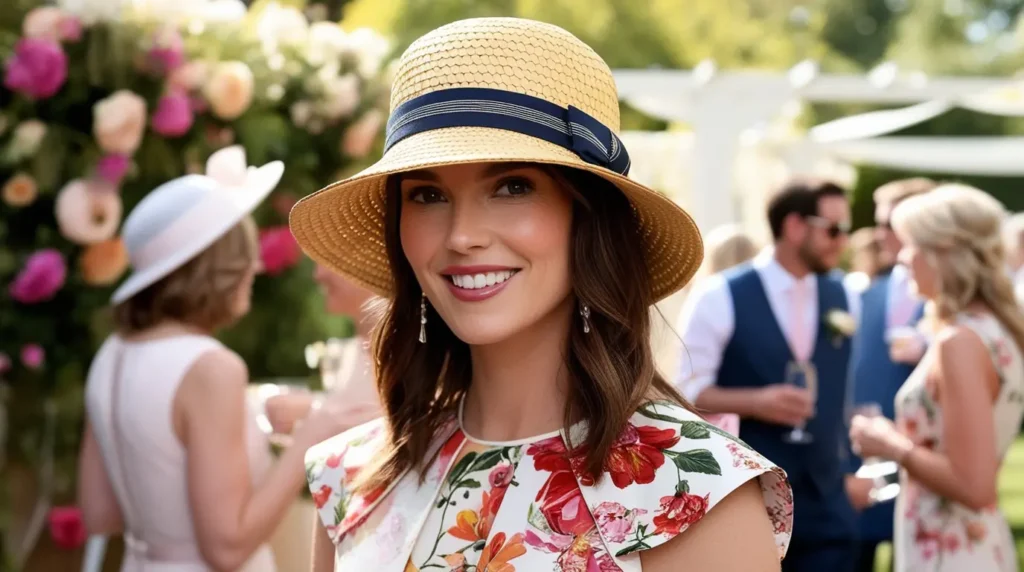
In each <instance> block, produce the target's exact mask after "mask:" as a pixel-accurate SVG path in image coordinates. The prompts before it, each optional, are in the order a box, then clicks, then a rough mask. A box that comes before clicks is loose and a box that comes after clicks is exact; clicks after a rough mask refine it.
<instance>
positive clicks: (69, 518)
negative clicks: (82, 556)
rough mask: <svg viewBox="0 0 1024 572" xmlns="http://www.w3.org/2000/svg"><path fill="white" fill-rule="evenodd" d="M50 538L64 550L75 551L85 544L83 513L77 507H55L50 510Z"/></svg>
mask: <svg viewBox="0 0 1024 572" xmlns="http://www.w3.org/2000/svg"><path fill="white" fill-rule="evenodd" d="M49 520H50V538H52V539H53V543H54V544H56V545H57V546H59V547H60V548H62V549H64V550H75V549H77V548H79V547H81V546H82V545H83V544H85V537H86V532H85V524H84V523H83V522H82V511H81V510H80V509H79V508H78V507H76V506H55V507H53V508H52V509H50V519H49Z"/></svg>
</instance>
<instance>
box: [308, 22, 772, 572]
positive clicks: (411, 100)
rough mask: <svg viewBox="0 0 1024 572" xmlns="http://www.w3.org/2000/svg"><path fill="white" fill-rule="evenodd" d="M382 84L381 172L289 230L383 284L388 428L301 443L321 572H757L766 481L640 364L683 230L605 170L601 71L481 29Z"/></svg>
mask: <svg viewBox="0 0 1024 572" xmlns="http://www.w3.org/2000/svg"><path fill="white" fill-rule="evenodd" d="M396 78H397V79H396V81H395V85H394V89H393V90H392V105H391V118H390V120H389V122H388V133H387V139H386V142H385V149H386V150H385V152H384V156H383V158H382V159H381V160H380V161H379V162H378V163H377V164H376V165H374V166H372V167H370V168H369V169H368V170H366V171H364V172H362V173H360V174H358V175H356V176H355V177H353V178H351V179H348V180H345V181H341V182H338V183H335V184H333V185H331V186H329V187H327V188H326V189H324V190H322V191H320V192H318V193H316V194H314V195H311V196H309V197H307V198H305V199H304V200H302V201H300V202H299V203H298V204H297V205H296V206H295V207H294V209H293V210H292V213H291V218H290V224H291V228H292V231H293V233H294V234H295V236H296V238H297V240H298V241H299V244H300V245H301V246H302V248H303V249H304V250H305V251H306V252H307V253H308V254H309V255H310V256H311V257H312V258H313V259H314V260H316V261H317V262H318V263H320V264H323V265H325V266H327V267H329V268H331V269H333V270H335V271H337V272H339V273H341V274H343V275H344V276H346V277H348V278H349V279H351V280H352V281H354V282H356V283H358V284H362V285H364V286H365V287H367V288H369V289H370V290H372V291H374V292H376V293H377V294H379V295H381V296H382V302H381V310H382V315H383V318H382V321H381V322H380V325H379V327H378V328H377V329H376V332H375V335H374V337H373V338H374V339H373V351H374V358H375V359H374V361H375V363H376V377H377V385H378V390H379V392H380V394H381V403H382V404H383V405H384V409H385V411H384V413H385V415H384V418H383V419H382V420H380V421H373V422H370V423H368V424H366V425H363V426H360V427H357V428H355V429H352V430H351V431H347V432H346V433H344V434H342V435H339V436H337V437H335V438H332V439H330V440H328V441H326V442H324V443H321V444H319V445H317V446H316V447H314V448H312V449H311V450H310V451H309V453H308V455H307V466H308V469H307V472H308V474H309V480H310V487H311V491H312V492H313V497H314V500H315V502H316V504H317V507H318V511H317V512H318V515H319V517H320V522H321V527H320V529H321V532H320V533H319V534H318V538H317V547H316V550H315V561H316V570H318V571H321V570H322V571H327V570H364V569H372V570H377V571H380V572H402V571H416V570H424V571H426V570H432V569H440V570H478V571H480V572H484V571H490V572H499V571H500V572H514V571H534V570H580V571H583V570H586V571H597V570H602V571H606V570H633V571H636V570H644V571H646V572H650V571H656V572H657V571H667V570H680V569H686V570H715V571H716V572H740V571H742V572H751V571H755V570H756V571H758V572H762V571H764V572H766V571H769V570H778V569H779V559H780V556H781V555H782V554H784V553H785V551H786V548H787V546H788V543H789V536H790V530H791V526H792V494H791V491H790V488H789V485H788V484H787V482H786V479H785V475H784V474H783V473H782V471H781V470H779V469H778V468H776V467H775V466H774V465H772V464H771V463H770V462H769V461H768V460H766V459H765V458H764V457H762V456H761V455H759V454H757V453H756V452H754V451H752V450H750V449H749V448H748V447H747V446H746V445H744V444H742V443H740V442H738V441H736V440H734V439H733V438H732V437H731V436H730V435H729V434H728V433H726V432H725V431H722V430H720V429H718V428H717V427H715V426H713V425H711V424H709V423H707V422H706V421H705V420H704V419H702V418H701V417H700V416H699V415H697V414H696V413H694V412H693V411H692V410H691V409H690V408H689V406H687V405H686V404H685V403H684V401H683V399H682V398H681V397H680V396H679V394H678V392H677V391H676V390H675V389H674V388H673V387H672V386H670V385H669V384H668V383H667V382H666V381H665V380H664V378H662V376H661V375H659V374H658V373H657V370H656V368H655V365H654V357H653V353H652V350H651V341H650V333H651V315H650V310H651V306H652V305H653V304H654V302H656V301H657V300H660V299H663V298H664V297H666V296H668V295H669V294H671V293H672V292H674V291H676V290H678V289H679V288H681V287H682V286H683V285H685V284H686V283H687V281H689V280H690V278H691V277H692V276H693V274H694V272H695V271H696V270H697V267H698V266H699V265H700V261H701V256H702V245H701V238H700V234H699V232H698V231H697V227H696V225H695V224H694V222H693V220H692V219H691V218H690V217H689V215H687V214H686V213H685V212H684V211H682V210H681V209H680V208H679V207H678V206H676V205H675V204H674V203H672V201H671V200H669V199H667V198H665V197H663V196H662V195H660V194H658V193H657V192H655V191H653V190H651V189H648V188H646V187H644V186H642V185H640V184H638V183H636V182H634V181H632V180H631V179H629V178H628V177H627V176H626V175H627V173H628V170H629V154H628V153H627V151H626V149H625V148H624V147H623V145H622V141H621V140H620V139H619V137H618V134H617V133H618V129H619V102H618V97H617V95H616V90H615V83H614V81H613V79H612V75H611V72H610V70H609V69H608V66H607V65H605V63H604V62H603V61H602V60H601V58H600V57H598V55H597V54H595V53H594V51H593V50H591V49H590V48H589V47H588V46H586V45H585V44H583V43H582V42H580V41H579V40H578V39H577V38H575V37H574V36H572V35H571V34H569V33H568V32H566V31H565V30H562V29H560V28H557V27H555V26H551V25H548V24H543V23H540V22H534V21H530V20H519V19H512V18H484V19H474V20H465V21H460V22H455V23H452V24H449V25H447V26H444V27H442V28H439V29H437V30H435V31H433V32H431V33H429V34H427V35H426V36H424V37H423V38H420V39H419V40H417V41H416V42H415V43H414V44H413V45H412V46H411V47H410V48H409V49H408V51H406V53H405V55H403V56H402V59H401V62H400V65H399V67H398V71H397V75H396ZM740 542H742V550H738V549H737V546H738V543H740ZM681 567H682V568H681Z"/></svg>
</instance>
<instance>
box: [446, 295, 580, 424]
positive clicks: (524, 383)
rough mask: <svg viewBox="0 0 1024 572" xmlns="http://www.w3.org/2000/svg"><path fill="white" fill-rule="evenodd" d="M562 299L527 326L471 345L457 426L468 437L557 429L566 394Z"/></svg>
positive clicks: (568, 311)
mask: <svg viewBox="0 0 1024 572" xmlns="http://www.w3.org/2000/svg"><path fill="white" fill-rule="evenodd" d="M572 308H573V301H572V299H568V300H567V301H566V302H565V303H563V304H562V305H561V306H559V307H558V308H556V309H555V310H554V311H553V312H551V314H549V315H548V316H546V317H545V318H544V319H542V320H540V321H538V322H537V323H536V324H534V325H533V326H532V327H530V328H528V329H526V330H524V331H522V332H520V333H518V334H516V335H515V336H513V337H511V338H509V339H507V340H503V341H502V342H500V343H496V344H492V345H487V346H472V347H471V348H470V353H471V356H472V361H473V381H472V384H471V386H470V389H469V393H468V395H467V396H466V401H465V405H464V414H463V423H464V427H465V429H466V431H467V432H468V433H470V434H471V435H472V436H473V437H476V438H478V439H484V440H487V441H513V440H517V439H524V438H527V437H532V436H535V435H541V434H544V433H549V432H551V431H555V430H557V429H560V428H561V427H562V424H563V417H564V412H565V404H566V401H567V399H568V393H569V379H568V372H567V369H566V365H565V351H566V340H567V339H568V336H569V328H570V327H571V325H572V321H573V320H572Z"/></svg>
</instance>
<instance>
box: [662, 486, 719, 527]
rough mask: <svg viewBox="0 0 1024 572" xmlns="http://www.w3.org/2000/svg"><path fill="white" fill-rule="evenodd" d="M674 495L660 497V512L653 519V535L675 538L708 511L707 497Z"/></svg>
mask: <svg viewBox="0 0 1024 572" xmlns="http://www.w3.org/2000/svg"><path fill="white" fill-rule="evenodd" d="M709 496H710V495H707V496H703V497H702V496H698V495H691V494H690V493H682V492H679V493H676V494H675V495H673V496H670V497H661V512H660V513H658V514H657V515H655V517H654V534H664V535H667V536H675V535H677V534H679V533H680V532H682V531H684V530H686V529H687V528H689V526H690V525H691V524H693V523H695V522H697V521H698V520H700V519H701V518H703V517H704V513H706V512H707V510H708V497H709Z"/></svg>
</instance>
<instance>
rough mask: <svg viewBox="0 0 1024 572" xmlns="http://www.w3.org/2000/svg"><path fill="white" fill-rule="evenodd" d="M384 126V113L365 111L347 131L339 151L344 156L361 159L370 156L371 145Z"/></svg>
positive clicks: (375, 110)
mask: <svg viewBox="0 0 1024 572" xmlns="http://www.w3.org/2000/svg"><path fill="white" fill-rule="evenodd" d="M383 126H384V112H382V111H381V110H379V109H371V110H370V111H367V112H366V113H365V114H364V115H363V116H362V117H360V118H359V121H356V122H355V123H353V124H352V125H351V126H349V128H348V130H347V131H345V137H344V138H342V141H341V150H342V152H344V154H345V155H347V156H349V157H352V158H355V159H362V158H364V157H366V156H367V155H369V154H370V151H371V150H372V149H373V143H374V142H375V141H376V140H377V135H379V134H380V130H381V127H383Z"/></svg>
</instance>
